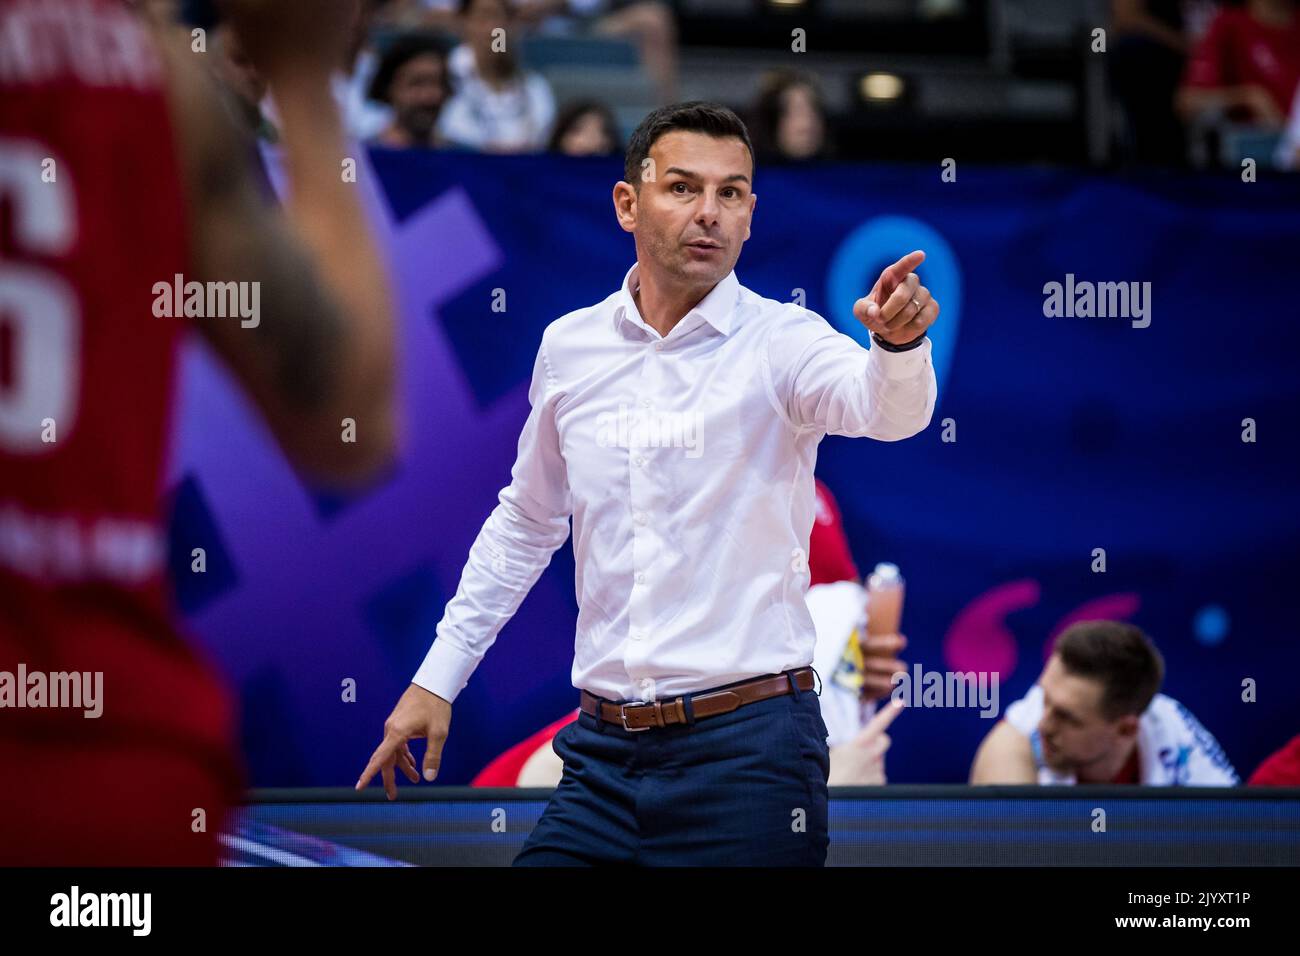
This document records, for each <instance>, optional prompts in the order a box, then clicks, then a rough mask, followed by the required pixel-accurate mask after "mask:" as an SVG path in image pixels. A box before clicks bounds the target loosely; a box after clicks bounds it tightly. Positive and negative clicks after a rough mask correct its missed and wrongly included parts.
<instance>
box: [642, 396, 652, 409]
mask: <svg viewBox="0 0 1300 956" xmlns="http://www.w3.org/2000/svg"><path fill="white" fill-rule="evenodd" d="M641 405H642V407H644V408H649V407H650V399H648V398H643V399H641Z"/></svg>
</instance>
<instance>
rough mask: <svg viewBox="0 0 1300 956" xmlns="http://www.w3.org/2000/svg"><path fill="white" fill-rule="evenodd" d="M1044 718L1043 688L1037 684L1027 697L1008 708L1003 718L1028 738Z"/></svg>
mask: <svg viewBox="0 0 1300 956" xmlns="http://www.w3.org/2000/svg"><path fill="white" fill-rule="evenodd" d="M1042 716H1043V688H1042V687H1041V686H1040V685H1039V684H1038V683H1035V684H1034V685H1033V686H1032V687H1030V688H1029V690H1028V691H1026V692H1025V696H1024V697H1021V698H1020V699H1019V700H1017V701H1014V702H1013V703H1012V704H1011V705H1010V706H1008V707H1007V709H1006V711H1005V713H1004V714H1003V718H1004V720H1005V722H1006V723H1007V724H1008V725H1009V726H1010V727H1012V728H1014V729H1015V730H1017V731H1019V732H1020V733H1022V734H1024V735H1026V736H1028V735H1029V734H1030V733H1031V732H1032V731H1033V730H1034V728H1035V727H1037V726H1038V721H1039V718H1041V717H1042Z"/></svg>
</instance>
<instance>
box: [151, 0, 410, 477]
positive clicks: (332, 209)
mask: <svg viewBox="0 0 1300 956" xmlns="http://www.w3.org/2000/svg"><path fill="white" fill-rule="evenodd" d="M223 10H224V11H225V12H226V13H227V14H228V15H229V16H231V18H232V20H233V21H234V24H235V27H236V29H237V30H238V31H239V33H240V36H241V39H242V40H243V43H244V45H245V47H246V48H247V51H248V54H249V56H250V58H251V59H252V60H253V62H254V64H255V65H256V66H257V68H258V69H259V70H260V71H261V72H262V73H263V74H264V75H265V76H266V78H267V81H268V83H269V85H270V89H271V94H272V96H273V97H274V98H275V101H276V108H277V110H278V112H279V115H280V118H281V123H282V131H283V144H284V152H285V159H286V164H287V169H288V173H289V180H290V190H289V195H288V197H287V204H286V208H285V210H284V211H283V212H281V211H279V210H276V209H273V208H269V207H268V206H267V205H266V204H265V203H264V202H263V201H262V200H261V198H260V196H259V195H258V193H257V190H256V188H255V185H254V182H253V180H252V177H251V175H250V172H249V169H248V158H249V156H250V155H251V150H252V146H251V143H249V142H248V141H247V139H246V134H245V133H243V132H242V131H240V130H239V129H238V128H237V127H236V125H235V124H234V123H233V122H232V121H231V120H230V118H229V117H228V116H227V115H226V113H225V111H224V109H223V108H222V106H221V104H220V102H219V101H218V98H217V94H216V91H215V89H213V87H212V84H211V82H210V80H209V78H208V76H207V75H206V71H205V70H204V69H203V66H202V63H201V61H200V59H199V57H200V55H199V54H195V53H193V52H191V49H190V46H189V42H188V35H180V34H177V33H176V32H175V31H174V30H173V29H169V28H167V27H164V26H162V25H157V24H156V25H155V33H156V34H157V35H158V37H159V39H160V45H161V46H162V48H163V50H164V55H165V60H166V62H167V66H168V71H169V81H170V83H169V85H170V89H171V93H172V111H173V114H174V119H175V122H176V125H177V127H178V128H179V129H180V130H181V132H182V136H181V137H180V140H181V143H182V144H183V146H182V151H183V152H182V164H183V173H184V175H185V179H186V183H187V188H188V191H189V193H190V199H191V206H192V209H193V210H194V214H193V216H192V217H191V222H192V243H193V256H192V261H193V266H192V268H193V269H194V270H195V273H196V275H195V276H194V278H195V279H197V280H199V281H219V282H231V281H241V282H242V281H252V282H257V283H258V285H259V290H260V311H261V316H260V317H259V320H258V322H257V324H256V325H255V326H253V327H244V325H243V324H242V323H240V322H212V321H205V322H202V323H201V324H200V329H201V331H202V332H203V333H204V334H205V335H206V336H207V337H208V339H209V340H210V341H211V342H212V344H213V345H214V346H215V347H216V349H217V350H218V352H220V354H221V355H222V356H223V357H224V359H225V360H226V361H227V362H228V363H229V365H230V366H231V367H232V368H233V370H234V371H235V372H236V374H237V375H238V376H239V378H240V379H241V381H242V382H243V384H244V385H245V387H246V388H247V389H248V391H249V393H250V394H251V395H252V397H253V399H254V400H255V401H256V402H257V404H258V405H259V407H260V408H261V410H262V412H263V414H264V415H265V417H266V420H267V422H268V423H269V425H270V426H271V429H272V431H273V432H274V433H275V435H276V438H277V439H278V440H279V442H280V444H281V445H282V447H283V448H284V449H285V451H286V453H287V454H288V455H289V456H290V458H291V459H292V460H293V461H294V463H295V464H296V465H297V466H298V467H299V468H300V469H302V470H303V471H304V472H306V473H308V474H309V475H310V476H311V477H313V478H315V479H317V480H325V481H328V482H331V483H336V484H348V483H352V482H354V481H358V480H364V479H365V478H367V477H369V476H371V475H372V474H373V473H374V472H375V471H376V470H377V469H378V468H381V467H383V466H384V465H385V464H387V463H388V461H389V460H390V458H391V456H392V453H393V450H394V446H395V432H396V425H395V421H394V408H393V365H394V361H393V310H392V305H391V297H390V292H389V284H388V281H387V279H386V277H385V275H384V271H383V268H382V266H381V264H380V259H379V254H378V251H377V249H376V244H375V242H374V239H373V238H372V237H371V235H370V232H369V228H368V226H367V223H366V220H365V215H364V212H363V209H362V206H361V202H360V198H359V194H358V191H357V186H356V185H355V184H354V183H349V182H345V181H344V177H343V175H342V170H343V166H342V163H343V160H344V159H345V158H346V157H347V156H348V153H347V147H346V144H345V141H344V136H343V130H342V124H341V120H340V118H339V115H338V110H337V107H336V105H335V103H334V100H333V98H332V96H331V94H330V89H329V79H330V75H331V73H332V71H333V70H334V69H335V68H336V67H337V65H338V63H339V62H341V59H342V55H343V52H342V51H343V47H344V44H345V41H346V36H347V33H348V31H349V30H350V28H351V23H352V20H353V18H354V16H355V0H311V2H309V0H277V2H275V3H262V2H257V0H230V2H228V3H226V4H224V5H223ZM352 158H354V159H355V158H356V157H352ZM344 419H351V420H352V421H353V422H355V429H354V432H353V436H354V437H355V441H348V442H345V441H343V440H342V436H343V431H344V426H343V423H344ZM353 436H350V437H353Z"/></svg>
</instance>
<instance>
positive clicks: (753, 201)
mask: <svg viewBox="0 0 1300 956" xmlns="http://www.w3.org/2000/svg"><path fill="white" fill-rule="evenodd" d="M757 205H758V193H750V194H749V221H748V222H746V223H745V241H746V242H748V241H749V227H750V226H751V225H752V224H753V222H754V207H755V206H757Z"/></svg>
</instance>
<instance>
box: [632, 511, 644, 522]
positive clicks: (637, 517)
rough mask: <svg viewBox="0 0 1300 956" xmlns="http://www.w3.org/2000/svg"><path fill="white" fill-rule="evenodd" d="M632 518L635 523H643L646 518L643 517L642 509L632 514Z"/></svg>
mask: <svg viewBox="0 0 1300 956" xmlns="http://www.w3.org/2000/svg"><path fill="white" fill-rule="evenodd" d="M632 520H633V521H635V522H636V523H637V524H640V525H643V524H645V521H646V518H645V512H644V511H638V512H637V513H636V514H634V515H633V516H632Z"/></svg>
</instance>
